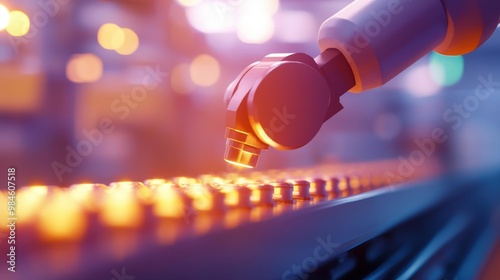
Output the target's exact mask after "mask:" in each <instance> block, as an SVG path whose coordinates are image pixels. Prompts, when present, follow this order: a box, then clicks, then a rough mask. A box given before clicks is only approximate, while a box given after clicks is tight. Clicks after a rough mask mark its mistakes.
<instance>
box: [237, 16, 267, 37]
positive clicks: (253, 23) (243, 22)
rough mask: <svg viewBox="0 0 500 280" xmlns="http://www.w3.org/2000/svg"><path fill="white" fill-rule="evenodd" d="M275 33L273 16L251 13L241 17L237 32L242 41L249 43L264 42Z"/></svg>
mask: <svg viewBox="0 0 500 280" xmlns="http://www.w3.org/2000/svg"><path fill="white" fill-rule="evenodd" d="M273 33H274V22H273V19H272V18H271V17H267V16H264V15H260V14H250V15H246V16H244V17H242V18H240V20H239V22H238V27H237V34H238V38H239V39H240V41H242V42H243V43H247V44H263V43H265V42H267V41H268V40H269V39H271V37H272V36H273Z"/></svg>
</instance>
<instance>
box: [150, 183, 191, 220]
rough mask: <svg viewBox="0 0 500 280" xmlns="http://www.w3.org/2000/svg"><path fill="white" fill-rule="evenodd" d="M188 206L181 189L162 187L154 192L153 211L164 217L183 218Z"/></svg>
mask: <svg viewBox="0 0 500 280" xmlns="http://www.w3.org/2000/svg"><path fill="white" fill-rule="evenodd" d="M187 210H188V208H187V206H186V205H185V200H184V197H183V193H182V191H181V190H180V189H173V188H161V189H159V190H157V191H156V192H155V194H154V204H153V212H154V213H155V215H156V216H158V217H162V218H182V217H183V216H184V215H186V214H187V213H188V212H187Z"/></svg>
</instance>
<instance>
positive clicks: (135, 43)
mask: <svg viewBox="0 0 500 280" xmlns="http://www.w3.org/2000/svg"><path fill="white" fill-rule="evenodd" d="M122 30H123V34H124V35H125V37H124V41H123V44H122V45H121V46H120V47H118V48H117V49H116V52H117V53H119V54H121V55H130V54H133V53H134V52H135V51H136V50H137V48H138V47H139V36H137V34H136V33H135V32H134V31H133V30H132V29H130V28H122Z"/></svg>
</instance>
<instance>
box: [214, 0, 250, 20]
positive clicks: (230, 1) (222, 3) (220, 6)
mask: <svg viewBox="0 0 500 280" xmlns="http://www.w3.org/2000/svg"><path fill="white" fill-rule="evenodd" d="M244 1H245V0H215V1H212V6H213V8H214V10H215V12H216V13H217V16H218V17H219V19H220V20H221V21H224V20H226V19H227V15H228V13H229V12H234V11H235V10H236V9H237V8H238V7H240V6H241V5H242V4H243V2H244Z"/></svg>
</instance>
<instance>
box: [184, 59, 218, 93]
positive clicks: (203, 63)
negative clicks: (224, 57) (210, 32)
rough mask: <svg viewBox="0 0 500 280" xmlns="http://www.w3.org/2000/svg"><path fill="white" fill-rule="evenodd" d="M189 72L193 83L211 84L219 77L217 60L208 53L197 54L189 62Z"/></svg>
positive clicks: (203, 85)
mask: <svg viewBox="0 0 500 280" xmlns="http://www.w3.org/2000/svg"><path fill="white" fill-rule="evenodd" d="M189 73H190V75H191V80H192V81H193V83H194V84H196V85H198V86H201V87H209V86H212V85H214V84H215V83H216V82H217V81H218V80H219V77H220V66H219V62H218V61H217V59H215V58H214V57H212V56H210V55H208V54H202V55H199V56H197V57H195V59H194V60H193V62H191V66H190V70H189Z"/></svg>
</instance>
